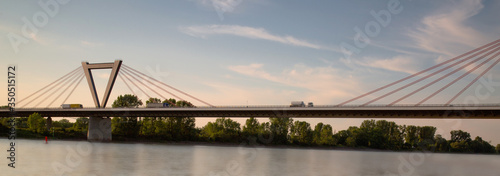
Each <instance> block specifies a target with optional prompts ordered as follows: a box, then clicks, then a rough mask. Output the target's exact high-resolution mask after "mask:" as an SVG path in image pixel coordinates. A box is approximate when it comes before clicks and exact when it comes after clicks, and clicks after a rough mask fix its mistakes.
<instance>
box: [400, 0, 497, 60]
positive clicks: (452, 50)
mask: <svg viewBox="0 0 500 176" xmlns="http://www.w3.org/2000/svg"><path fill="white" fill-rule="evenodd" d="M483 8H484V6H483V4H482V3H481V0H461V1H458V2H456V3H447V4H446V7H444V8H441V9H439V10H438V11H439V13H437V14H432V15H429V16H427V17H424V18H423V19H422V21H421V25H420V26H419V27H417V29H416V30H414V31H410V33H409V35H410V37H411V38H413V39H414V40H415V42H416V47H417V48H420V49H422V50H426V51H430V52H433V53H438V54H442V55H446V56H456V55H458V54H461V53H457V51H467V49H469V50H470V49H471V48H476V47H478V46H480V45H481V44H485V43H486V42H487V41H489V39H488V37H486V36H485V34H483V33H482V32H480V31H478V30H477V29H475V28H473V27H471V26H468V25H467V20H468V19H469V18H471V17H473V16H474V15H476V14H478V13H479V12H480V11H481V9H483Z"/></svg>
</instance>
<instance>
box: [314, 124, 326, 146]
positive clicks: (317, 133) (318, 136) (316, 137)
mask: <svg viewBox="0 0 500 176" xmlns="http://www.w3.org/2000/svg"><path fill="white" fill-rule="evenodd" d="M323 126H324V125H323V123H321V122H319V123H318V124H316V126H314V131H313V143H315V144H317V145H321V144H320V141H321V132H322V131H323Z"/></svg>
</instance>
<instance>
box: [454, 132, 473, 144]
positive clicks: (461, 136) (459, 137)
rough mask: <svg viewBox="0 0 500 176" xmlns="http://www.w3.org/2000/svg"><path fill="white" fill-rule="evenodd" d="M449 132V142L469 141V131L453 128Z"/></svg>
mask: <svg viewBox="0 0 500 176" xmlns="http://www.w3.org/2000/svg"><path fill="white" fill-rule="evenodd" d="M450 134H451V139H450V140H451V142H462V141H471V138H470V133H467V132H465V131H462V130H453V131H451V132H450Z"/></svg>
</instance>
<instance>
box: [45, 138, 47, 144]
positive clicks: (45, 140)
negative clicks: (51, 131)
mask: <svg viewBox="0 0 500 176" xmlns="http://www.w3.org/2000/svg"><path fill="white" fill-rule="evenodd" d="M45 143H46V144H47V136H45Z"/></svg>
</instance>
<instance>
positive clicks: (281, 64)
mask: <svg viewBox="0 0 500 176" xmlns="http://www.w3.org/2000/svg"><path fill="white" fill-rule="evenodd" d="M498 9H500V2H499V1H493V0H444V1H431V0H424V1H412V0H399V1H398V0H385V1H357V0H356V1H329V0H321V1H314V2H310V1H299V0H286V1H285V0H275V1H270V0H175V1H173V0H169V1H160V0H157V1H104V2H103V1H95V0H90V1H75V0H59V1H57V0H41V1H0V60H1V64H0V65H1V66H0V71H1V72H4V73H5V72H7V67H8V65H16V67H17V68H18V69H17V77H16V82H17V83H18V84H17V92H16V93H17V98H18V99H19V100H22V99H23V98H26V97H27V96H29V95H30V94H32V93H34V92H35V91H37V90H39V89H41V88H42V87H44V86H46V85H48V84H49V83H51V82H53V81H55V80H56V79H58V78H59V77H61V76H63V75H65V74H66V73H68V72H70V71H71V70H73V69H75V68H77V67H79V66H81V62H89V63H102V62H113V61H114V60H116V59H121V60H123V64H125V65H127V66H130V67H132V68H135V69H137V70H139V71H141V72H143V73H145V74H148V75H150V76H152V77H154V78H156V79H158V80H160V81H162V82H165V83H167V84H169V85H171V86H173V87H176V88H178V89H180V90H183V91H185V92H187V93H189V94H191V95H194V96H195V97H198V98H200V99H202V100H204V101H206V102H209V103H211V104H213V105H287V104H290V101H295V100H301V101H305V102H314V104H315V105H335V104H339V103H342V102H344V101H346V100H349V99H351V98H354V97H356V96H358V95H361V94H363V93H366V92H368V91H371V90H373V89H376V88H378V87H381V86H384V85H387V84H389V83H392V82H394V81H397V80H399V79H401V78H404V77H406V76H409V75H411V74H414V73H417V72H418V71H420V70H423V69H426V68H428V67H431V66H434V65H436V64H438V63H441V62H443V61H446V60H448V59H451V58H453V57H455V56H458V55H460V54H462V53H465V52H467V51H470V50H472V49H475V48H477V47H480V46H482V45H484V44H487V43H489V42H492V41H494V40H497V39H499V38H500V18H498V16H500V11H498ZM472 66H474V65H472ZM472 66H470V67H472ZM470 67H466V68H470ZM482 70H484V68H480V69H478V70H477V71H476V72H473V73H472V74H471V75H469V76H467V77H465V78H464V79H462V80H461V81H458V82H457V84H456V85H455V86H451V87H450V88H449V89H446V90H445V91H443V92H442V93H440V94H438V95H437V96H435V97H434V98H431V99H429V101H427V102H425V103H426V104H443V103H445V102H446V101H447V100H449V99H450V98H451V97H453V95H455V94H456V93H457V92H458V91H459V90H460V89H462V88H463V87H464V86H465V85H466V84H468V82H470V81H471V80H473V79H474V78H475V77H476V76H477V75H479V73H480V72H481V71H482ZM93 73H94V75H95V81H96V84H97V88H98V93H99V95H100V96H102V94H103V89H104V88H105V84H106V82H107V79H108V77H109V70H97V71H94V72H93ZM445 73H446V72H444V73H441V74H438V75H437V76H442V75H444V74H445ZM460 73H464V71H459V72H458V73H457V74H454V75H452V76H451V78H449V79H448V78H447V79H444V80H443V81H440V82H439V83H437V84H436V85H435V86H430V87H429V88H428V89H424V90H423V91H421V92H419V93H417V94H415V95H413V96H410V97H408V98H407V99H404V100H403V101H401V102H399V104H414V103H416V102H418V101H420V100H421V98H422V97H423V96H427V95H429V94H432V93H433V92H434V91H436V90H437V89H439V88H440V87H442V86H443V85H444V84H446V83H448V82H449V81H451V80H453V79H454V78H456V77H458V76H459V74H460ZM498 75H500V67H499V66H495V67H493V69H491V71H489V72H488V73H487V74H486V75H485V76H484V79H482V82H481V81H479V82H478V83H476V84H474V85H473V86H471V88H470V89H468V90H467V91H466V92H465V93H464V94H463V95H462V96H460V97H459V98H457V99H456V100H455V101H454V102H453V104H471V103H473V104H491V103H492V104H498V103H500V101H499V98H500V93H499V91H500V89H499V88H500V83H499V82H500V77H499V76H498ZM437 76H436V77H434V78H435V79H436V78H437ZM0 79H1V80H3V81H0V87H7V85H6V79H7V78H6V76H4V77H2V78H0ZM431 81H432V80H430V81H429V80H426V81H423V82H422V83H419V84H416V85H415V86H411V87H409V88H407V89H405V90H403V91H402V92H400V93H396V94H394V95H391V96H388V97H387V98H384V99H381V100H380V101H377V102H374V104H388V103H391V102H392V101H394V100H396V99H398V98H399V97H401V96H404V95H406V94H407V93H409V92H411V91H413V90H416V89H417V88H418V87H419V86H422V85H424V84H426V83H429V82H431ZM485 82H486V83H489V84H488V85H490V86H489V88H490V89H487V90H486V89H484V87H485V86H484V83H485ZM403 83H408V82H403ZM403 83H402V84H398V85H399V86H402V85H403ZM482 84H483V86H482ZM481 88H482V89H481ZM393 89H395V88H393ZM393 89H392V90H393ZM133 91H134V92H135V93H136V94H137V96H138V97H139V98H140V99H141V100H142V101H145V100H146V99H147V98H148V97H147V96H146V95H145V94H142V93H141V92H140V91H139V90H138V89H137V88H133ZM388 91H390V90H387V91H385V92H384V91H381V92H379V93H378V94H374V95H370V96H367V97H365V98H362V99H359V100H357V101H354V102H352V103H351V104H353V105H355V104H363V103H365V102H368V101H369V100H371V99H373V98H376V97H377V96H380V95H383V94H384V93H387V92H388ZM478 92H479V94H478ZM130 93H131V91H130V90H129V89H128V88H127V87H126V85H125V84H124V83H123V82H122V81H121V80H120V79H118V80H117V82H116V85H115V88H114V89H113V92H112V94H111V97H110V102H109V104H111V103H112V101H114V99H115V98H116V97H117V96H118V95H122V94H130ZM478 95H481V96H478ZM153 96H155V97H160V96H157V95H153ZM164 96H167V97H168V94H165V95H164ZM61 97H65V96H64V94H63V96H61ZM62 99H63V98H60V99H58V100H57V101H55V103H53V104H51V105H50V106H51V107H57V106H59V105H60V104H62ZM0 100H1V101H0V104H7V101H6V100H7V92H4V93H0ZM40 100H45V99H44V98H43V97H42V98H41V99H40ZM47 100H49V98H47ZM186 100H188V101H192V102H193V103H194V104H195V105H200V106H201V105H204V104H201V103H200V102H196V101H194V100H192V99H188V98H186ZM65 103H81V104H83V106H84V107H92V106H93V101H92V98H91V95H90V91H89V88H88V85H87V84H86V82H84V81H82V82H81V83H80V84H79V86H78V87H77V88H76V90H75V93H74V94H72V95H71V96H70V98H69V99H68V101H67V102H65ZM35 104H38V103H36V102H33V103H32V104H30V105H28V106H27V107H29V106H33V105H35ZM48 104H49V102H48V101H42V102H41V103H40V105H39V106H40V107H45V106H47V105H48ZM19 106H21V107H22V106H23V104H18V107H19ZM210 120H213V119H197V126H203V125H204V124H206V122H207V121H210ZM265 120H266V119H261V121H265ZM296 120H304V119H296ZM362 120H363V119H347V118H345V119H310V120H307V121H308V122H310V123H311V126H312V127H314V125H315V124H316V123H318V122H320V121H321V122H324V123H329V124H331V125H332V126H333V128H334V129H335V130H336V131H339V130H343V129H347V128H348V127H349V126H359V124H360V123H361V122H362ZM238 121H239V122H240V123H242V124H244V119H238ZM391 121H395V122H397V123H398V124H407V125H422V126H423V125H431V126H436V127H438V133H439V134H442V135H443V136H444V137H447V138H449V136H450V135H449V131H451V130H456V129H462V130H466V131H468V132H470V133H471V135H472V136H473V138H474V137H475V136H482V137H483V139H485V140H490V141H492V143H493V144H497V143H500V136H497V135H495V134H497V133H498V132H499V128H498V126H500V121H499V120H443V119H436V120H409V119H397V120H391Z"/></svg>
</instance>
